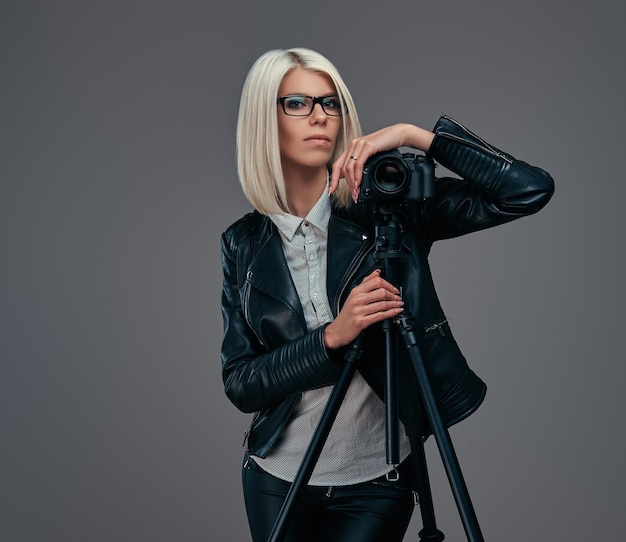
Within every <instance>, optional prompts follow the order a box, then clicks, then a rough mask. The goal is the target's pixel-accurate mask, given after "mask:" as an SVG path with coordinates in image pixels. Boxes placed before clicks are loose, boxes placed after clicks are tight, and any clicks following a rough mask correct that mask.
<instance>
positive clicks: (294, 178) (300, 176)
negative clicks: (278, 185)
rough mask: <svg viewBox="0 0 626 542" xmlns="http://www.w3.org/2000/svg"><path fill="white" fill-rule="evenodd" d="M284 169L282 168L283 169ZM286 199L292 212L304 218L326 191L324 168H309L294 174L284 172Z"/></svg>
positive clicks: (326, 175) (326, 173)
mask: <svg viewBox="0 0 626 542" xmlns="http://www.w3.org/2000/svg"><path fill="white" fill-rule="evenodd" d="M283 169H284V168H283ZM284 175H285V184H286V187H287V199H288V201H289V207H290V208H291V210H292V212H293V213H294V214H295V215H296V216H299V217H300V218H304V217H305V216H306V215H308V214H309V211H310V210H311V209H312V208H313V206H314V205H315V204H316V203H317V201H318V200H319V199H320V196H321V195H322V192H323V191H324V190H325V189H326V182H327V180H328V171H327V170H326V168H325V167H324V168H310V169H307V170H299V171H298V172H297V173H296V172H287V171H284Z"/></svg>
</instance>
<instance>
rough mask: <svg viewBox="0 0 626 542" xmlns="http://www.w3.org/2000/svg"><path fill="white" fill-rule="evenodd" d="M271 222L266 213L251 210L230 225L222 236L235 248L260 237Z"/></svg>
mask: <svg viewBox="0 0 626 542" xmlns="http://www.w3.org/2000/svg"><path fill="white" fill-rule="evenodd" d="M270 222H271V221H270V219H269V217H267V216H266V215H262V214H261V213H259V212H258V211H251V212H249V213H246V214H245V215H243V216H242V217H241V218H239V219H238V220H236V221H235V222H233V223H232V224H231V225H230V226H228V228H226V230H225V231H224V233H223V234H222V238H223V239H224V241H225V242H226V243H227V244H228V245H229V246H230V247H231V248H233V247H235V246H237V245H239V244H240V243H242V242H246V241H247V240H250V239H255V238H258V237H259V236H260V235H261V234H262V232H263V231H265V230H266V228H267V226H268V223H270Z"/></svg>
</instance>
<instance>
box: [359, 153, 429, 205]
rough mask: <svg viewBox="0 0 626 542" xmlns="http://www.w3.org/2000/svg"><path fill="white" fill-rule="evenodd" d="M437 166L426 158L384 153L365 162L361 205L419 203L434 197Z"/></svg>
mask: <svg viewBox="0 0 626 542" xmlns="http://www.w3.org/2000/svg"><path fill="white" fill-rule="evenodd" d="M434 170H435V164H434V162H433V161H432V160H431V159H430V158H428V157H426V156H423V155H418V154H414V153H404V154H403V153H401V152H400V150H399V149H393V150H390V151H383V152H379V153H377V154H374V155H372V156H370V158H369V159H368V160H367V162H365V166H364V169H363V177H362V179H361V191H360V193H359V198H358V202H365V203H367V202H376V201H381V200H386V201H389V200H392V201H394V202H395V201H400V202H401V201H419V200H421V199H424V198H429V197H431V196H432V195H433V193H434V189H435V174H434Z"/></svg>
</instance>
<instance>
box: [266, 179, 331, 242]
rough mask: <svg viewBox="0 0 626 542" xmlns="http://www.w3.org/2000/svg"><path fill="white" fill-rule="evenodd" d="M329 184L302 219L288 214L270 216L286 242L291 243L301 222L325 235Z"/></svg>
mask: <svg viewBox="0 0 626 542" xmlns="http://www.w3.org/2000/svg"><path fill="white" fill-rule="evenodd" d="M328 186H329V183H328V182H326V188H325V189H324V191H323V192H322V195H321V196H320V199H318V200H317V203H316V204H315V205H313V208H312V209H311V210H310V211H309V213H308V214H307V215H306V216H305V217H304V218H300V217H299V216H296V215H292V214H290V213H281V214H271V215H270V219H271V220H272V222H273V223H274V224H276V227H277V228H278V230H279V231H280V232H281V233H282V234H283V235H284V236H285V237H286V238H287V240H288V241H292V240H293V237H294V235H295V234H296V231H297V230H298V228H299V227H300V226H301V224H302V223H303V222H308V223H309V224H311V225H312V226H314V227H316V228H317V229H319V230H321V231H322V232H324V233H326V232H327V231H328V221H329V220H330V212H331V205H330V195H329V194H328Z"/></svg>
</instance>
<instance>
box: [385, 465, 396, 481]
mask: <svg viewBox="0 0 626 542" xmlns="http://www.w3.org/2000/svg"><path fill="white" fill-rule="evenodd" d="M385 478H386V479H387V481H388V482H397V481H398V480H400V471H399V470H398V465H394V467H393V469H391V470H390V471H389V472H388V473H387V474H385Z"/></svg>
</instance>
